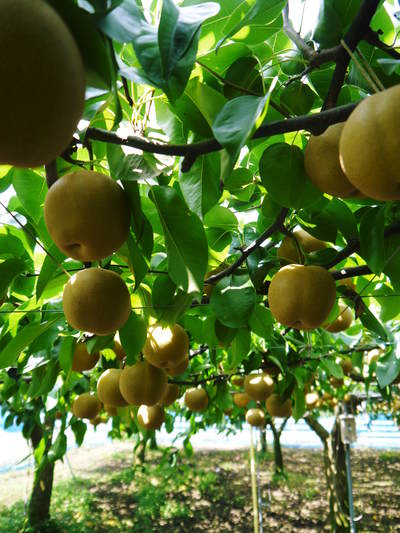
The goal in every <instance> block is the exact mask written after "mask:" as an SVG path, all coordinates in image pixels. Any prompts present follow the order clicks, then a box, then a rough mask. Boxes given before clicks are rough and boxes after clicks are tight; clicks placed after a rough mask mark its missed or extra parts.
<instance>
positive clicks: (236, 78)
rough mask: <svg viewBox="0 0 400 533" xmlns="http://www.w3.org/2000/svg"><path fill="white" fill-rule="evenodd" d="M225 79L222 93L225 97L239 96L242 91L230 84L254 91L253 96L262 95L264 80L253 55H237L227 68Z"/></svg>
mask: <svg viewBox="0 0 400 533" xmlns="http://www.w3.org/2000/svg"><path fill="white" fill-rule="evenodd" d="M271 55H272V51H271ZM225 80H226V83H225V85H224V95H225V96H226V97H227V98H235V97H237V96H241V95H242V94H243V92H244V91H241V90H239V89H237V88H235V87H234V86H231V85H230V84H232V85H236V86H237V87H240V88H242V89H247V90H249V91H252V92H254V93H256V94H255V96H262V95H263V94H264V82H263V78H262V76H261V73H260V63H259V62H258V60H257V58H256V57H254V56H245V57H239V58H238V59H236V61H234V62H233V63H232V65H231V66H230V67H229V69H228V70H227V72H226V74H225Z"/></svg>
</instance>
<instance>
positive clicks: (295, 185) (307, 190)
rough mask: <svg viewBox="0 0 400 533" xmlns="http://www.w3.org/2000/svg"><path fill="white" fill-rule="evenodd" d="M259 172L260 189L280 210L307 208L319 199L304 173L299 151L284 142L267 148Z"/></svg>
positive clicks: (320, 195)
mask: <svg viewBox="0 0 400 533" xmlns="http://www.w3.org/2000/svg"><path fill="white" fill-rule="evenodd" d="M259 169H260V177H261V181H262V183H263V185H264V187H265V188H266V189H267V191H268V192H269V194H270V195H271V196H272V198H273V200H275V202H277V203H278V204H279V205H281V206H283V207H294V208H300V207H308V206H310V205H312V204H313V203H314V202H316V201H318V200H319V199H320V198H321V197H322V193H321V191H319V190H318V189H317V188H316V187H315V186H314V185H313V184H312V183H311V181H310V180H309V178H308V176H307V174H306V173H305V170H304V156H303V152H302V151H301V150H300V148H299V147H298V146H293V145H290V144H286V143H277V144H273V145H271V146H268V148H266V150H265V151H264V153H263V155H262V157H261V159H260V165H259Z"/></svg>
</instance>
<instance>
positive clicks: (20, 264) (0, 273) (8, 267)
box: [0, 259, 27, 298]
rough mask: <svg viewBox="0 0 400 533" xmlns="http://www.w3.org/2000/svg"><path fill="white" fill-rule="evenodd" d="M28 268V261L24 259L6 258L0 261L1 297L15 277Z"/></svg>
mask: <svg viewBox="0 0 400 533" xmlns="http://www.w3.org/2000/svg"><path fill="white" fill-rule="evenodd" d="M26 270H27V266H26V263H25V261H23V260H22V259H6V260H5V261H3V262H2V263H0V298H3V296H5V294H6V292H7V290H8V287H9V286H10V285H11V282H12V281H13V279H14V278H15V277H16V276H18V275H19V274H21V273H22V272H24V271H26Z"/></svg>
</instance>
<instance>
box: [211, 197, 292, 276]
mask: <svg viewBox="0 0 400 533" xmlns="http://www.w3.org/2000/svg"><path fill="white" fill-rule="evenodd" d="M288 212H289V209H287V208H286V207H285V208H283V209H282V210H281V212H280V213H279V215H278V217H277V219H276V220H275V222H274V223H273V224H271V226H269V228H267V229H266V230H265V231H264V233H262V234H261V235H260V236H259V237H258V238H257V239H256V240H255V241H253V242H252V243H251V244H249V246H247V248H245V249H244V250H243V251H242V255H241V256H240V257H239V259H237V260H236V261H235V262H234V263H232V265H230V266H229V267H228V268H225V269H224V270H222V271H221V272H218V274H214V275H213V276H210V277H209V278H208V279H206V280H205V283H206V284H208V285H215V283H217V281H219V280H220V279H222V278H225V277H226V276H229V275H230V274H232V273H233V272H234V271H235V270H236V269H238V268H239V267H240V265H242V264H243V263H244V262H245V261H246V259H247V258H248V257H249V255H250V254H252V253H253V252H254V251H255V250H257V248H259V247H260V246H261V245H262V243H263V242H264V241H266V240H267V239H268V238H269V237H271V235H273V234H274V233H275V232H276V231H279V230H280V229H281V228H282V225H283V223H284V221H285V218H286V215H287V214H288Z"/></svg>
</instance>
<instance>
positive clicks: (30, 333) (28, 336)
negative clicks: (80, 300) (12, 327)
mask: <svg viewBox="0 0 400 533" xmlns="http://www.w3.org/2000/svg"><path fill="white" fill-rule="evenodd" d="M57 320H59V318H58V317H57V318H54V319H53V320H49V321H48V322H43V323H42V324H30V325H29V326H25V327H24V328H23V329H20V330H19V331H18V333H17V334H16V335H15V337H13V338H12V339H11V340H10V342H9V343H8V344H7V345H6V347H5V348H4V349H3V350H2V352H1V354H0V368H6V367H7V366H10V365H12V364H13V363H15V361H16V360H17V359H18V357H19V356H20V355H21V352H22V351H23V350H24V349H25V348H26V347H27V346H29V344H30V343H31V342H32V341H34V340H35V339H36V338H37V337H39V335H41V334H42V333H44V332H45V331H47V330H48V329H49V328H51V327H52V326H53V325H54V324H55V323H56V322H57Z"/></svg>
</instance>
